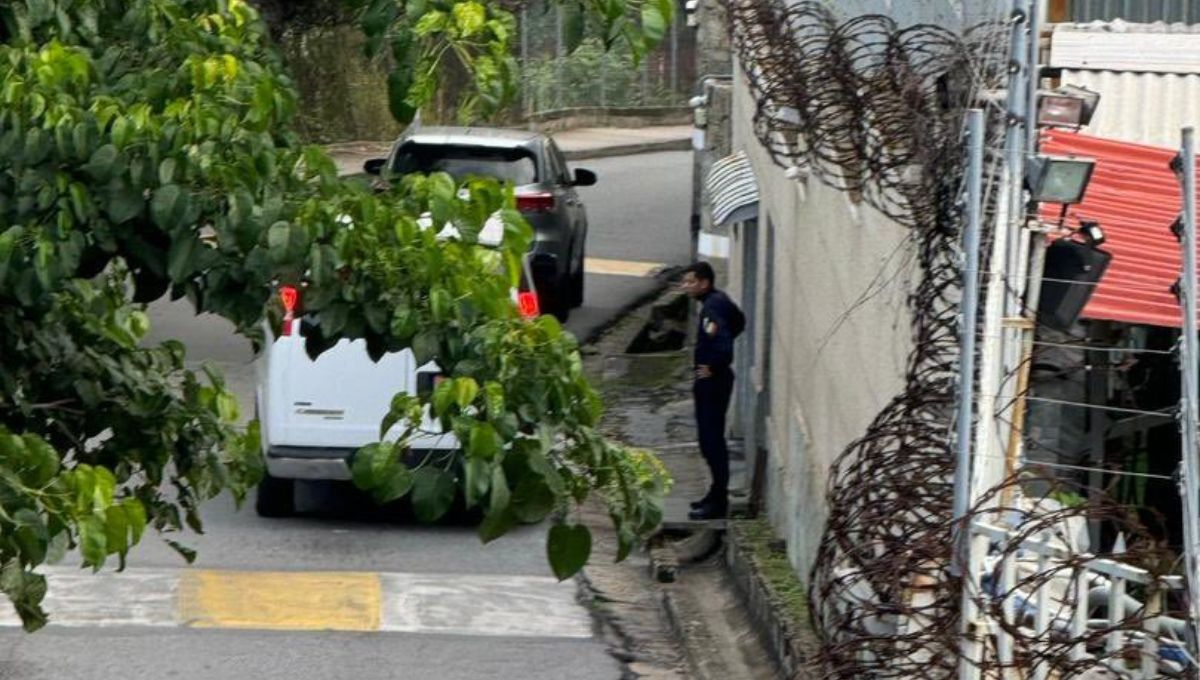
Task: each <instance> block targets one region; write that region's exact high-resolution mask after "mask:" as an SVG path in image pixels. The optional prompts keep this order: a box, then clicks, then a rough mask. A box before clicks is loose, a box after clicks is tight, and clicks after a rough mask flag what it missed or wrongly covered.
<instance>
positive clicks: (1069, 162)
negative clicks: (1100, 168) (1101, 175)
mask: <svg viewBox="0 0 1200 680" xmlns="http://www.w3.org/2000/svg"><path fill="white" fill-rule="evenodd" d="M1095 168H1096V161H1095V160H1094V159H1091V158H1083V157H1080V156H1032V157H1030V158H1029V159H1028V160H1027V161H1026V163H1025V185H1026V186H1027V187H1028V188H1029V191H1030V193H1031V194H1032V196H1031V198H1032V199H1033V200H1034V201H1038V202H1044V203H1064V204H1069V203H1078V202H1080V201H1082V200H1083V193H1084V191H1086V190H1087V185H1088V182H1089V181H1090V180H1091V178H1092V171H1093V170H1095Z"/></svg>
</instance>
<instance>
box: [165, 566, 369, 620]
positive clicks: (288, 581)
mask: <svg viewBox="0 0 1200 680" xmlns="http://www.w3.org/2000/svg"><path fill="white" fill-rule="evenodd" d="M380 590H381V589H380V584H379V575H378V574H369V573H360V572H316V571H310V572H271V571H188V572H184V574H183V576H182V578H181V580H180V582H179V615H180V619H181V620H182V621H183V623H184V624H185V625H189V626H194V627H196V628H251V629H265V630H345V631H374V630H379V617H380V601H381V599H382V596H381V592H380Z"/></svg>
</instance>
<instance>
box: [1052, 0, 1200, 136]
mask: <svg viewBox="0 0 1200 680" xmlns="http://www.w3.org/2000/svg"><path fill="white" fill-rule="evenodd" d="M1196 1H1197V2H1198V3H1200V0H1196ZM1158 37H1161V38H1162V40H1157V41H1156V38H1158ZM1168 37H1169V38H1170V39H1171V40H1173V41H1174V42H1175V43H1177V44H1179V45H1182V47H1183V49H1171V48H1168V47H1167V46H1166V42H1167V38H1168ZM1158 43H1161V44H1158ZM1139 45H1141V47H1139ZM1148 47H1149V48H1152V49H1148ZM1150 52H1153V54H1150ZM1049 63H1050V64H1051V65H1054V66H1059V67H1063V71H1062V82H1064V83H1069V84H1072V85H1080V86H1082V87H1086V88H1088V89H1089V90H1095V91H1096V92H1099V93H1100V95H1101V98H1100V106H1099V108H1097V110H1096V115H1095V117H1094V118H1093V119H1092V123H1091V125H1089V126H1088V130H1087V131H1088V132H1089V133H1090V134H1094V135H1097V136H1100V137H1109V138H1113V139H1120V140H1124V141H1129V142H1137V143H1140V144H1153V145H1158V146H1167V147H1175V146H1178V144H1179V129H1180V128H1181V127H1184V126H1187V125H1191V126H1195V127H1200V68H1198V67H1197V66H1196V64H1198V63H1200V24H1193V25H1186V24H1166V23H1162V22H1158V23H1153V24H1134V23H1127V22H1124V21H1111V22H1107V23H1105V22H1093V23H1090V24H1059V25H1056V26H1055V28H1054V34H1053V38H1052V40H1051V51H1050V58H1049ZM1146 71H1155V72H1146Z"/></svg>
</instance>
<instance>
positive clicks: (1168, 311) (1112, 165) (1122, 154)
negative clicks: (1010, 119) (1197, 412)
mask: <svg viewBox="0 0 1200 680" xmlns="http://www.w3.org/2000/svg"><path fill="white" fill-rule="evenodd" d="M1040 152H1041V153H1044V154H1051V155H1071V154H1074V155H1077V156H1086V157H1089V158H1094V159H1096V169H1095V172H1094V174H1093V175H1092V181H1091V183H1090V184H1089V185H1088V187H1087V193H1086V194H1084V200H1083V202H1082V203H1079V204H1076V205H1073V206H1071V207H1070V209H1069V210H1068V211H1067V220H1066V225H1067V226H1068V227H1071V228H1074V227H1076V226H1078V223H1079V220H1080V219H1085V220H1095V221H1097V222H1099V223H1100V227H1101V228H1102V229H1103V230H1104V234H1105V236H1106V238H1107V241H1106V242H1105V244H1104V245H1103V246H1101V247H1102V248H1103V249H1104V250H1107V251H1108V252H1110V253H1112V256H1113V259H1112V262H1111V263H1110V264H1109V267H1108V271H1107V272H1106V273H1105V275H1104V278H1103V279H1101V281H1100V284H1099V285H1098V286H1097V287H1096V292H1095V293H1094V294H1093V295H1092V298H1091V300H1089V301H1088V304H1087V307H1085V308H1084V310H1083V317H1084V318H1088V319H1098V320H1110V321H1123V322H1126V323H1135V324H1148V325H1152V326H1173V327H1179V326H1180V325H1181V322H1182V317H1181V314H1180V307H1179V303H1178V301H1176V299H1175V296H1174V294H1173V293H1171V286H1172V285H1173V284H1174V283H1175V281H1176V280H1177V279H1178V278H1179V276H1180V273H1181V271H1182V252H1181V250H1180V247H1179V242H1178V241H1176V240H1175V236H1174V235H1173V234H1172V233H1171V223H1172V222H1174V221H1175V218H1176V217H1177V216H1178V215H1179V211H1180V208H1181V205H1182V196H1181V192H1180V188H1179V181H1178V180H1177V179H1176V177H1175V173H1173V172H1172V171H1171V168H1170V166H1169V164H1170V162H1171V159H1172V158H1173V157H1174V156H1175V154H1176V151H1175V150H1173V149H1163V148H1160V147H1154V146H1144V145H1141V144H1131V143H1128V142H1121V141H1117V140H1112V139H1101V138H1099V137H1089V136H1087V135H1083V134H1078V133H1072V132H1066V131H1063V130H1049V131H1046V132H1044V133H1043V134H1042V141H1041V147H1040ZM1059 210H1060V206H1059V205H1057V204H1053V203H1048V204H1043V206H1042V209H1041V217H1042V220H1043V221H1045V222H1054V223H1056V222H1057V221H1058V214H1059Z"/></svg>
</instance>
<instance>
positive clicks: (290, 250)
mask: <svg viewBox="0 0 1200 680" xmlns="http://www.w3.org/2000/svg"><path fill="white" fill-rule="evenodd" d="M308 245H309V237H308V230H307V229H305V228H304V227H302V226H301V225H299V224H293V223H290V222H284V221H279V222H276V223H274V224H272V225H271V228H270V229H268V230H267V248H268V251H269V253H270V259H271V262H273V263H275V264H277V265H299V264H300V263H302V262H303V260H304V257H305V255H307V254H308Z"/></svg>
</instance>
